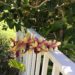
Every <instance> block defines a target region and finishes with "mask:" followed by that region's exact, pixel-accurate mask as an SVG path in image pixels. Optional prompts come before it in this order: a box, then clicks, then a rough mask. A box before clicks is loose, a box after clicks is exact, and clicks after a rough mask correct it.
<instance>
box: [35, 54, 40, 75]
mask: <svg viewBox="0 0 75 75" xmlns="http://www.w3.org/2000/svg"><path fill="white" fill-rule="evenodd" d="M40 64H41V53H38V54H37V60H36V69H35V75H39V72H40Z"/></svg>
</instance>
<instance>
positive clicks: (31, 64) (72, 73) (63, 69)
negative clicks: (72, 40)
mask: <svg viewBox="0 0 75 75" xmlns="http://www.w3.org/2000/svg"><path fill="white" fill-rule="evenodd" d="M28 32H30V33H31V34H32V35H34V36H35V37H37V38H42V39H44V38H43V37H42V36H40V35H39V34H38V33H37V32H35V31H34V30H33V29H28ZM17 37H19V39H21V38H23V37H24V34H23V33H22V32H21V31H19V32H17ZM41 56H43V58H41ZM42 59H43V60H42ZM41 60H42V62H43V63H42V64H41ZM49 60H50V61H51V62H52V63H53V67H52V72H51V73H52V74H51V75H60V73H61V74H62V75H75V63H74V62H72V61H71V60H70V59H69V58H67V57H66V56H65V55H64V54H63V53H62V52H60V51H59V50H54V51H49V52H43V53H42V52H41V53H38V54H37V55H36V54H35V53H34V52H31V53H28V52H27V53H26V54H25V55H24V56H23V64H25V66H26V71H25V72H22V73H20V75H47V72H48V62H49Z"/></svg>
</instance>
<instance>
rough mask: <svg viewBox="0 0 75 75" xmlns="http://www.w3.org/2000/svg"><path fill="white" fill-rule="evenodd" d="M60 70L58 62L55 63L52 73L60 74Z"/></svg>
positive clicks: (53, 74)
mask: <svg viewBox="0 0 75 75" xmlns="http://www.w3.org/2000/svg"><path fill="white" fill-rule="evenodd" d="M59 73H60V71H59V68H58V65H57V64H53V69H52V75H59Z"/></svg>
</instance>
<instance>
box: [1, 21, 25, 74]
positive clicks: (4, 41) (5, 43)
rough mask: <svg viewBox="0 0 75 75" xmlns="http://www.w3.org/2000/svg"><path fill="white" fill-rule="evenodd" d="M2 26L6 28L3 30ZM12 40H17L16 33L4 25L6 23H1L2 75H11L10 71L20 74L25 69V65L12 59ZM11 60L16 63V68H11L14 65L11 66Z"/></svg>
mask: <svg viewBox="0 0 75 75" xmlns="http://www.w3.org/2000/svg"><path fill="white" fill-rule="evenodd" d="M2 26H3V27H4V26H5V27H6V28H3V27H2ZM10 38H15V32H14V31H13V30H10V29H9V28H8V26H7V24H6V23H4V21H2V22H0V74H1V75H10V74H8V73H9V72H10V70H13V71H15V73H16V72H18V70H20V71H21V70H23V69H24V67H23V64H21V63H18V62H17V61H14V59H13V58H12V57H11V52H10V50H9V49H10V47H11V42H10ZM11 60H12V61H13V63H15V66H12V67H10V65H13V64H12V63H10V65H9V64H8V63H9V62H10V61H11ZM12 61H11V62H12ZM18 64H19V66H18ZM11 73H12V72H11ZM12 74H13V73H12Z"/></svg>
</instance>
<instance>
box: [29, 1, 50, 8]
mask: <svg viewBox="0 0 75 75" xmlns="http://www.w3.org/2000/svg"><path fill="white" fill-rule="evenodd" d="M48 1H49V0H44V1H43V2H42V3H41V4H39V5H36V6H32V5H30V4H29V5H28V6H29V7H31V8H39V7H41V6H42V5H43V4H44V3H46V2H48Z"/></svg>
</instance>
